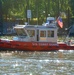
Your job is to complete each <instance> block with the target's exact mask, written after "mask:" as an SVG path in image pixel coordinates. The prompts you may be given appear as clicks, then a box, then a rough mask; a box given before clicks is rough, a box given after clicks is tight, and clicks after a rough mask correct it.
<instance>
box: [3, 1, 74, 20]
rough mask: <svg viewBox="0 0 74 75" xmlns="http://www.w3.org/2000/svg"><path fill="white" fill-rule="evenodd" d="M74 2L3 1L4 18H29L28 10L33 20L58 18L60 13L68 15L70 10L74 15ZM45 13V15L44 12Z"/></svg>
mask: <svg viewBox="0 0 74 75" xmlns="http://www.w3.org/2000/svg"><path fill="white" fill-rule="evenodd" d="M73 6H74V0H2V8H3V16H4V17H5V18H7V17H11V18H27V16H26V15H27V13H26V12H27V10H28V9H30V10H31V11H32V18H38V19H40V18H43V17H44V18H45V17H47V16H48V14H50V15H51V16H55V17H56V16H58V15H59V13H60V12H65V13H66V14H67V10H68V8H70V12H71V14H72V15H74V10H73V9H74V8H73ZM43 11H45V13H44V12H43Z"/></svg>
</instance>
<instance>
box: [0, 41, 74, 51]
mask: <svg viewBox="0 0 74 75" xmlns="http://www.w3.org/2000/svg"><path fill="white" fill-rule="evenodd" d="M2 49H8V50H21V51H22V50H23V51H54V50H60V49H63V50H74V46H68V45H66V44H64V43H61V44H59V43H58V44H57V43H49V42H21V41H12V40H0V50H2Z"/></svg>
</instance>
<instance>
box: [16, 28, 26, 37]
mask: <svg viewBox="0 0 74 75" xmlns="http://www.w3.org/2000/svg"><path fill="white" fill-rule="evenodd" d="M16 33H17V34H18V35H19V36H27V34H26V33H25V31H24V29H16Z"/></svg>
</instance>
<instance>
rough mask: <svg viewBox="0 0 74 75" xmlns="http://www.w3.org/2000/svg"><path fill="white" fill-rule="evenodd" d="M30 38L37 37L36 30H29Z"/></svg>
mask: <svg viewBox="0 0 74 75" xmlns="http://www.w3.org/2000/svg"><path fill="white" fill-rule="evenodd" d="M27 32H28V34H29V36H30V37H33V36H35V30H27Z"/></svg>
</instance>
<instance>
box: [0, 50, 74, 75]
mask: <svg viewBox="0 0 74 75" xmlns="http://www.w3.org/2000/svg"><path fill="white" fill-rule="evenodd" d="M0 75H74V51H73V50H69V51H67V50H66V51H63V50H59V51H56V52H54V51H53V52H23V51H15V52H14V51H10V52H9V51H3V52H0Z"/></svg>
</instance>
